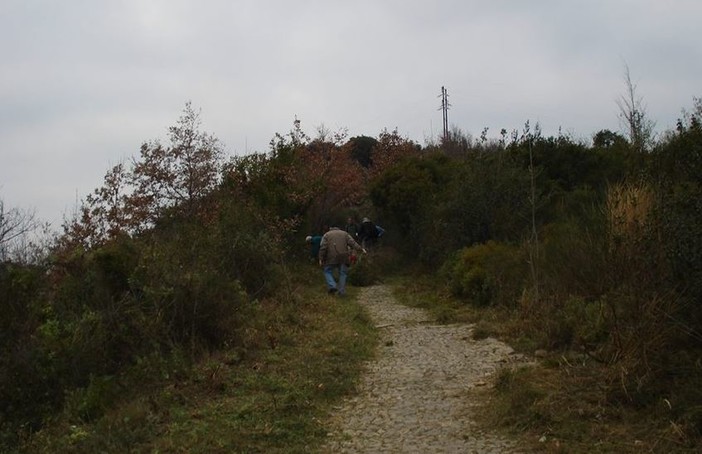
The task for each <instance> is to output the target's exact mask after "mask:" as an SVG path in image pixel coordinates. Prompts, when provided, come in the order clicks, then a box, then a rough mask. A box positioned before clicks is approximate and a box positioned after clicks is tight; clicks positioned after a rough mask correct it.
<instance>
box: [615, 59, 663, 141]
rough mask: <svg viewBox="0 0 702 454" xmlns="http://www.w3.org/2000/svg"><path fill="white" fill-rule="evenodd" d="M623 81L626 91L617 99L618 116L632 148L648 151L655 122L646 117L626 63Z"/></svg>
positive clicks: (641, 100) (641, 99)
mask: <svg viewBox="0 0 702 454" xmlns="http://www.w3.org/2000/svg"><path fill="white" fill-rule="evenodd" d="M624 82H625V84H626V93H625V94H624V95H622V96H621V97H620V98H619V100H618V101H617V105H618V106H619V118H620V119H621V121H622V123H623V124H624V126H625V127H626V129H627V133H628V135H629V142H630V143H631V146H632V147H633V148H634V150H636V151H639V152H644V151H648V150H649V149H650V148H651V145H652V144H653V139H654V132H653V129H654V127H655V123H654V122H653V121H652V120H650V119H649V118H648V115H647V114H646V107H645V106H644V104H643V98H641V97H640V96H638V95H637V93H636V84H634V83H633V82H632V81H631V74H630V72H629V66H628V65H624Z"/></svg>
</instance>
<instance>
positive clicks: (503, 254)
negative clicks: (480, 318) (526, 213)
mask: <svg viewBox="0 0 702 454" xmlns="http://www.w3.org/2000/svg"><path fill="white" fill-rule="evenodd" d="M440 275H441V276H443V277H444V278H446V279H447V283H448V286H449V289H450V291H451V293H452V294H453V295H454V296H457V297H459V298H461V299H464V300H467V301H469V302H470V303H472V304H476V305H480V306H486V305H505V306H513V305H514V304H515V302H516V300H517V298H518V296H519V294H520V293H521V291H522V288H523V284H524V279H525V276H526V261H525V256H524V252H523V251H522V250H521V249H520V248H518V247H515V246H510V245H507V244H504V243H497V242H494V241H488V242H487V243H485V244H481V245H477V246H472V247H469V248H464V249H462V250H461V251H459V252H458V253H457V254H456V255H455V256H454V257H453V258H452V259H449V260H448V261H446V262H445V264H444V265H443V266H442V269H441V273H440Z"/></svg>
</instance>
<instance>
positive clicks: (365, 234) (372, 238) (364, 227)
mask: <svg viewBox="0 0 702 454" xmlns="http://www.w3.org/2000/svg"><path fill="white" fill-rule="evenodd" d="M383 233H385V230H384V229H382V228H380V227H379V226H377V225H375V223H374V222H373V221H371V220H370V219H369V218H363V221H361V227H360V228H359V230H358V239H359V241H360V242H361V244H362V245H363V247H364V248H369V247H371V246H373V245H374V244H375V242H376V241H377V240H378V238H380V237H381V236H382V235H383Z"/></svg>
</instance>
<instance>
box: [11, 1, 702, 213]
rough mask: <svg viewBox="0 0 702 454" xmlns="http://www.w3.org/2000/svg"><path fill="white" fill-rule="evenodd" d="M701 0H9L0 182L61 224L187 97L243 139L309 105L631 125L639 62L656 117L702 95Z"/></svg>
mask: <svg viewBox="0 0 702 454" xmlns="http://www.w3.org/2000/svg"><path fill="white" fill-rule="evenodd" d="M700 23H702V1H699V0H668V1H662V0H539V1H533V2H527V1H524V0H504V1H500V0H482V1H474V0H433V1H428V0H427V1H422V0H354V1H337V0H326V1H317V0H312V1H309V0H298V1H288V0H101V1H97V0H84V1H80V0H61V1H59V0H0V56H1V57H0V58H1V60H0V198H2V200H4V202H5V206H6V208H7V207H15V206H17V207H22V208H32V209H36V211H37V215H38V216H39V217H40V218H41V219H44V220H47V221H50V222H52V223H54V225H57V226H58V225H59V224H60V221H61V218H62V217H63V215H64V214H68V213H70V212H71V211H72V210H73V207H74V206H75V204H76V200H77V199H81V198H84V197H85V196H86V195H87V194H88V193H89V192H90V191H91V190H92V189H94V188H95V187H97V186H99V185H100V184H101V182H102V178H103V176H104V174H105V172H106V171H107V169H108V168H109V167H110V166H112V165H114V164H116V163H118V162H120V161H123V160H126V159H128V158H129V157H131V156H135V155H136V154H137V153H138V151H139V147H140V145H141V144H142V143H143V142H147V141H151V140H155V139H162V140H164V141H165V139H166V138H167V129H168V127H169V126H172V125H174V124H175V123H176V121H177V119H178V117H179V116H180V115H181V113H182V110H183V108H184V106H185V103H186V102H187V101H191V102H192V105H193V107H195V108H196V109H201V119H202V129H203V131H205V132H208V133H211V134H214V135H215V136H216V137H218V138H219V139H220V140H221V141H222V142H223V144H224V146H225V151H226V152H227V153H228V154H230V155H235V154H244V153H252V152H266V151H268V143H269V141H270V140H271V138H272V137H273V136H274V134H275V133H276V132H280V133H285V132H287V131H289V130H290V128H291V126H292V122H293V120H294V119H295V117H297V118H299V119H300V120H301V121H302V127H303V129H304V130H305V131H306V132H307V133H308V134H309V135H312V136H314V135H315V131H316V130H317V128H318V127H319V126H320V125H324V126H325V127H326V128H327V129H330V130H332V131H336V130H339V129H342V128H345V129H347V130H348V134H349V137H353V136H357V135H367V136H372V137H377V136H378V134H379V133H380V132H381V131H382V130H383V129H385V128H387V129H389V130H392V129H395V128H397V129H398V131H399V133H400V134H401V135H403V136H405V137H407V138H409V139H412V140H414V141H416V142H418V143H420V144H424V143H425V142H426V141H427V140H430V139H432V138H436V137H437V136H438V135H439V134H440V132H441V125H442V116H441V111H440V110H439V107H440V99H439V95H440V93H441V87H442V86H445V87H446V88H447V90H448V94H449V102H450V103H451V110H450V111H449V122H450V124H451V125H452V126H455V127H458V128H460V129H461V130H462V131H464V132H465V133H468V134H471V135H473V136H474V137H477V136H479V135H480V132H481V130H482V129H483V128H485V127H488V128H490V129H489V134H488V135H489V136H490V137H497V136H498V134H499V130H500V129H501V128H505V129H507V130H513V129H519V128H521V127H522V125H523V124H524V122H525V121H526V120H530V121H531V123H532V124H534V123H536V122H538V123H539V124H540V125H541V127H542V130H543V132H544V134H546V135H554V134H557V132H558V130H559V128H560V129H561V130H562V131H563V132H564V133H567V134H570V135H572V136H573V137H575V138H578V139H584V140H589V139H590V138H591V137H592V135H593V134H594V133H595V132H597V131H599V130H601V129H611V130H615V131H621V124H620V121H619V118H618V107H617V99H618V98H619V97H620V96H621V95H622V94H624V92H625V89H626V86H625V84H624V71H625V69H624V68H625V66H628V67H629V70H630V73H631V79H632V81H633V82H634V83H635V84H636V86H637V93H638V95H639V96H641V97H642V98H643V102H644V104H645V106H646V111H647V113H648V115H649V117H650V118H651V119H652V120H654V121H655V122H656V124H657V128H658V130H665V129H670V128H671V127H673V126H674V124H675V121H676V119H677V118H678V117H680V114H681V110H682V109H685V108H687V109H689V108H691V107H692V98H693V97H699V96H702V87H701V86H700V80H701V79H702V39H700V38H701V37H702V34H701V32H700Z"/></svg>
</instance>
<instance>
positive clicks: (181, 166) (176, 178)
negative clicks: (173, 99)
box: [127, 102, 223, 230]
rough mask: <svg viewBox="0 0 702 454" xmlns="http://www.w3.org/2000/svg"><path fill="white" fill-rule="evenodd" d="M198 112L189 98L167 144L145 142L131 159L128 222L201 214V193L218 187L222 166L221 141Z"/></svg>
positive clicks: (138, 223) (137, 224)
mask: <svg viewBox="0 0 702 454" xmlns="http://www.w3.org/2000/svg"><path fill="white" fill-rule="evenodd" d="M200 123H201V122H200V113H199V112H196V111H195V110H194V109H193V108H192V105H191V104H190V102H188V103H186V104H185V109H184V110H183V115H182V116H181V117H180V119H179V120H178V123H177V124H176V126H171V127H170V128H169V138H170V142H171V143H170V146H168V147H164V146H162V145H161V144H160V143H158V142H152V143H145V144H143V145H142V147H141V150H140V155H139V159H135V160H134V162H133V170H132V175H131V183H132V185H133V187H134V190H133V193H132V194H131V195H130V196H129V197H128V199H127V207H128V210H127V211H128V213H129V215H130V219H131V222H132V227H133V228H135V229H136V230H141V229H143V228H145V227H148V226H150V225H152V224H153V223H154V222H155V221H156V220H157V219H159V218H160V217H161V216H163V215H164V214H165V213H166V212H170V210H173V209H175V211H176V212H177V213H180V214H182V215H184V216H188V217H192V216H197V215H200V214H203V213H202V210H203V209H204V206H203V203H202V202H203V201H204V200H205V197H206V196H207V195H208V194H209V193H210V192H211V191H212V190H213V189H214V188H215V187H216V186H217V184H218V183H219V180H220V174H221V169H222V155H223V152H222V149H221V146H220V143H219V140H218V139H217V138H216V137H214V136H213V135H210V134H207V133H205V132H202V131H201V130H200Z"/></svg>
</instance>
